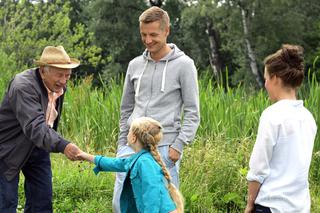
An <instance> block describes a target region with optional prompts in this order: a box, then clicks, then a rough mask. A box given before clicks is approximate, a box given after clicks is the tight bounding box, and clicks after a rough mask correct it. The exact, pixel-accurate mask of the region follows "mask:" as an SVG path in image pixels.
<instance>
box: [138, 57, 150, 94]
mask: <svg viewBox="0 0 320 213" xmlns="http://www.w3.org/2000/svg"><path fill="white" fill-rule="evenodd" d="M148 61H149V60H147V61H146V63H145V64H144V67H143V70H142V73H141V74H140V75H139V78H138V84H137V89H136V95H135V96H136V97H138V95H139V90H140V83H141V78H142V76H143V73H144V71H145V70H146V68H147V65H148Z"/></svg>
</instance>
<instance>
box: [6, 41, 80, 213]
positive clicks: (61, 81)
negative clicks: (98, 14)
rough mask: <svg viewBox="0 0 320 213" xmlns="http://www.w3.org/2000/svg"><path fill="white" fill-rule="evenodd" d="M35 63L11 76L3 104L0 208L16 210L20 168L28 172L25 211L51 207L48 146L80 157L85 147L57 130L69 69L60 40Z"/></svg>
mask: <svg viewBox="0 0 320 213" xmlns="http://www.w3.org/2000/svg"><path fill="white" fill-rule="evenodd" d="M36 63H37V64H38V65H39V66H40V67H39V68H33V69H29V70H26V71H23V72H22V73H19V74H17V75H16V76H15V77H14V79H13V80H12V81H11V82H10V84H9V87H8V90H7V92H6V94H5V96H4V99H3V101H2V103H1V106H0V212H2V213H11V212H16V209H17V204H18V183H19V173H20V170H21V171H22V172H23V174H24V176H25V184H24V187H25V195H26V204H25V209H24V210H25V212H32V213H37V212H41V213H44V212H52V180H51V179H52V173H51V163H50V156H49V152H62V153H64V154H65V155H66V156H67V157H68V158H69V159H71V160H76V155H77V154H78V153H79V152H80V151H81V150H80V149H79V148H78V147H77V146H76V145H74V144H72V143H70V142H68V141H67V140H65V139H63V138H62V137H61V136H60V135H59V134H58V133H57V132H56V131H57V127H58V123H59V119H60V116H61V110H62V103H63V97H64V92H65V89H66V84H67V81H68V80H69V78H70V75H71V69H72V68H75V67H77V66H79V64H80V62H79V61H78V60H76V59H70V57H69V56H68V54H67V53H66V52H65V50H64V48H63V47H62V46H58V47H52V46H48V47H46V48H45V49H44V51H43V53H42V55H41V58H40V60H39V61H36Z"/></svg>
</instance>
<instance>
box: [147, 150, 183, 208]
mask: <svg viewBox="0 0 320 213" xmlns="http://www.w3.org/2000/svg"><path fill="white" fill-rule="evenodd" d="M150 153H151V154H152V156H153V158H154V159H155V160H156V161H157V162H158V164H159V165H160V166H161V168H162V171H163V174H164V177H165V178H166V179H167V181H168V186H167V187H168V190H169V193H170V196H171V198H172V200H173V201H174V203H175V204H176V207H177V212H178V213H183V212H184V200H183V196H182V194H181V192H180V191H179V190H178V189H177V188H176V187H175V186H174V185H173V184H172V183H171V176H170V173H169V171H168V169H167V167H166V166H165V165H164V163H163V161H162V159H161V157H160V153H159V151H158V150H157V148H156V147H155V146H154V145H150Z"/></svg>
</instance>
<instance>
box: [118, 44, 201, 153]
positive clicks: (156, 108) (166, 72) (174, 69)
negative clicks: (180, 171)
mask: <svg viewBox="0 0 320 213" xmlns="http://www.w3.org/2000/svg"><path fill="white" fill-rule="evenodd" d="M169 46H170V47H171V49H172V50H171V51H170V52H169V53H168V54H167V55H166V56H165V57H163V58H162V59H161V60H160V61H158V62H156V61H154V60H153V59H152V58H151V57H150V53H149V52H148V51H147V50H145V51H144V53H143V55H141V56H139V57H136V58H134V59H133V60H132V61H130V63H129V66H128V70H127V74H126V78H125V83H124V89H123V94H122V100H121V112H120V113H121V118H120V135H119V141H118V145H125V144H126V143H127V134H128V131H129V127H130V124H131V122H132V120H133V119H135V118H138V117H143V116H145V117H151V118H153V119H156V120H157V121H159V122H160V123H161V124H162V126H163V128H164V130H163V133H164V136H163V139H162V141H161V142H160V146H161V145H171V146H172V148H174V149H176V150H177V151H179V152H180V153H181V152H182V150H183V146H184V145H186V144H189V143H191V141H192V140H193V138H194V136H195V134H196V131H197V128H198V126H199V121H200V113H199V90H198V81H197V70H196V67H195V65H194V63H193V60H192V59H191V58H189V57H188V56H187V55H185V54H184V52H182V51H181V50H180V49H178V47H177V46H176V45H174V44H169ZM182 113H183V122H182V121H181V117H182Z"/></svg>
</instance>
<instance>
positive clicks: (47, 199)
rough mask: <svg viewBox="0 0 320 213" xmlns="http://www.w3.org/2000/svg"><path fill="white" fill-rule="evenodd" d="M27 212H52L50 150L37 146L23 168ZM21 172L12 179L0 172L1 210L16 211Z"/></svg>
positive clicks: (3, 212) (2, 212)
mask: <svg viewBox="0 0 320 213" xmlns="http://www.w3.org/2000/svg"><path fill="white" fill-rule="evenodd" d="M22 173H23V175H24V177H25V182H24V190H25V195H26V203H25V209H24V212H26V213H40V212H41V213H49V212H50V213H51V212H52V173H51V163H50V155H49V153H48V152H46V151H44V150H42V149H39V148H35V149H34V150H33V152H32V154H31V156H30V158H29V159H28V161H27V162H26V164H25V165H24V166H23V168H22ZM18 184H19V174H18V175H17V176H16V177H15V178H14V179H13V180H11V181H7V179H6V178H5V177H4V176H3V175H2V174H0V212H1V213H11V212H14V213H15V212H16V209H17V205H18Z"/></svg>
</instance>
